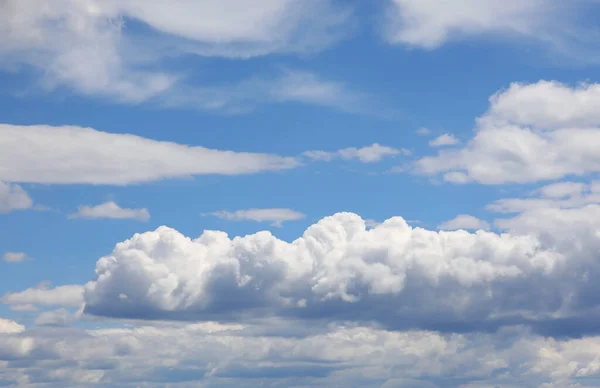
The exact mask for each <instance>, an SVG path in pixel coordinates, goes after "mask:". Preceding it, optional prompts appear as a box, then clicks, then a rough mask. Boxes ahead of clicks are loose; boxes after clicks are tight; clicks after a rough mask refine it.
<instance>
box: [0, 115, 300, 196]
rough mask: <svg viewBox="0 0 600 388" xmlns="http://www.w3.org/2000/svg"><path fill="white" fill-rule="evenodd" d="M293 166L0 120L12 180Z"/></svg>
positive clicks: (144, 177)
mask: <svg viewBox="0 0 600 388" xmlns="http://www.w3.org/2000/svg"><path fill="white" fill-rule="evenodd" d="M57 145H60V146H57ZM298 165H299V163H298V162H297V161H296V160H295V159H294V158H290V157H280V156H277V155H270V154H256V153H245V152H233V151H221V150H214V149H209V148H204V147H200V146H188V145H183V144H176V143H171V142H165V141H156V140H152V139H148V138H143V137H140V136H134V135H129V134H113V133H108V132H101V131H98V130H95V129H92V128H81V127H72V126H63V127H52V126H46V125H32V126H18V125H9V124H0V179H3V180H6V181H13V182H30V183H54V184H81V183H88V184H116V185H126V184H131V183H140V182H149V181H155V180H159V179H165V178H173V177H186V176H193V175H201V174H224V175H237V174H251V173H257V172H262V171H274V170H283V169H288V168H293V167H296V166H298Z"/></svg>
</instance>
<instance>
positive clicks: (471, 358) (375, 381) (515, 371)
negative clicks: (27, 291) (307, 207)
mask: <svg viewBox="0 0 600 388" xmlns="http://www.w3.org/2000/svg"><path fill="white" fill-rule="evenodd" d="M276 327H277V326H276V325H273V324H272V323H270V322H263V324H262V326H255V325H252V324H244V325H240V324H236V325H223V324H217V323H214V322H206V323H195V324H188V325H176V324H160V325H148V324H147V325H137V326H135V327H123V326H117V327H114V328H96V329H87V330H82V329H78V328H74V327H71V328H61V327H42V328H34V329H26V328H25V327H24V326H22V325H20V324H18V323H17V322H14V321H10V320H0V365H2V367H1V368H0V379H2V380H1V381H3V382H5V383H7V384H9V385H17V384H21V385H35V384H47V385H48V384H49V385H60V386H63V387H77V386H85V385H106V386H118V387H130V386H148V387H159V386H164V385H168V384H173V385H175V386H182V387H192V386H199V385H201V386H209V387H210V386H219V387H235V386H240V385H243V386H252V387H254V386H310V387H331V386H357V385H360V386H364V387H432V388H442V387H449V386H463V387H470V388H474V387H514V386H517V385H518V386H520V387H543V388H550V387H569V386H577V387H582V388H584V387H585V388H591V387H593V386H595V384H596V382H597V381H598V378H599V376H598V375H599V373H598V361H597V354H598V350H599V349H600V339H599V338H598V337H588V338H583V339H570V340H556V339H551V338H544V337H541V336H535V335H531V334H530V333H527V332H526V331H522V330H515V331H508V332H504V333H499V334H485V335H480V334H477V335H473V334H451V335H444V334H441V333H434V332H428V331H407V332H391V331H385V330H381V329H377V328H372V327H360V326H330V327H327V328H324V330H323V331H315V332H310V333H306V334H303V335H292V336H290V335H286V333H289V331H293V330H294V325H293V323H290V322H288V323H287V325H285V326H282V328H283V327H285V328H286V329H287V331H284V332H283V333H282V334H279V333H277V332H275V331H274V330H275V328H276ZM3 328H4V329H5V330H3ZM581 381H586V382H587V384H585V385H582V384H577V382H581ZM515 382H518V384H517V385H515Z"/></svg>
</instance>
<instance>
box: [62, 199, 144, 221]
mask: <svg viewBox="0 0 600 388" xmlns="http://www.w3.org/2000/svg"><path fill="white" fill-rule="evenodd" d="M69 218H87V219H96V218H112V219H132V220H138V221H148V220H149V219H150V212H148V209H145V208H144V209H123V208H122V207H120V206H119V205H117V204H116V203H115V202H112V201H109V202H104V203H102V204H100V205H96V206H84V205H81V206H78V207H77V213H73V214H70V215H69Z"/></svg>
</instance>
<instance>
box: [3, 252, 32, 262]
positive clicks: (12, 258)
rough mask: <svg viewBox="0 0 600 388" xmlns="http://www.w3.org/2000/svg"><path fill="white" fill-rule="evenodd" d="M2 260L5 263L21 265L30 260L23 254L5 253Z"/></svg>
mask: <svg viewBox="0 0 600 388" xmlns="http://www.w3.org/2000/svg"><path fill="white" fill-rule="evenodd" d="M2 258H3V259H4V261H6V262H7V263H21V262H23V261H29V260H31V257H29V256H28V255H27V254H26V253H24V252H5V253H4V255H3V256H2Z"/></svg>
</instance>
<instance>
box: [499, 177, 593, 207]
mask: <svg viewBox="0 0 600 388" xmlns="http://www.w3.org/2000/svg"><path fill="white" fill-rule="evenodd" d="M593 204H600V182H598V181H591V182H571V181H563V182H556V183H551V184H549V185H545V186H542V187H540V188H539V189H537V190H535V191H534V192H533V193H532V195H530V196H527V197H520V198H504V199H499V200H497V201H495V202H494V203H492V204H490V205H488V206H487V209H488V210H491V211H494V212H498V213H520V212H523V211H526V210H532V209H538V208H557V209H573V208H580V207H583V206H586V205H593Z"/></svg>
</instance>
